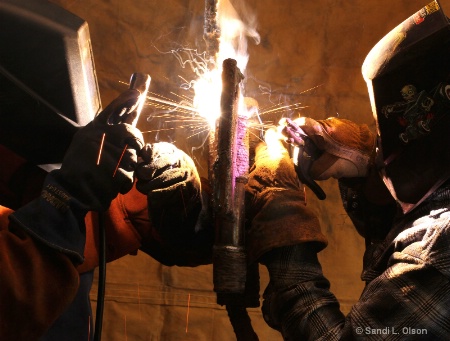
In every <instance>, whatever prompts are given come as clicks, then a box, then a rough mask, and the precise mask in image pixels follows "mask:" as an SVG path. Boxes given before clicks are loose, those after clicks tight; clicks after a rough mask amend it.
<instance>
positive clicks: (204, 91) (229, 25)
mask: <svg viewBox="0 0 450 341" xmlns="http://www.w3.org/2000/svg"><path fill="white" fill-rule="evenodd" d="M246 17H248V18H251V19H252V18H253V17H252V16H250V15H246ZM217 20H218V23H219V26H220V32H221V33H220V45H219V52H218V53H217V55H216V56H215V61H216V62H215V66H214V68H212V69H211V70H204V72H203V73H202V74H201V75H199V78H198V79H197V80H196V81H195V84H194V85H193V88H194V91H195V96H194V101H193V105H194V107H195V108H196V109H197V111H198V113H199V115H200V116H202V117H204V118H205V119H206V120H207V121H208V123H209V126H210V128H211V129H214V127H215V123H216V120H217V118H218V117H219V116H220V97H221V94H222V63H223V61H224V60H225V59H227V58H232V59H234V60H236V62H237V66H238V68H239V70H240V71H241V73H242V74H244V75H245V70H246V67H247V63H248V60H249V55H248V53H247V38H248V37H252V38H253V39H254V41H255V43H256V44H258V43H259V40H260V37H259V34H258V33H257V31H256V29H255V28H254V26H255V25H254V20H249V21H250V22H251V23H250V24H247V25H246V24H244V22H243V21H242V20H241V19H240V18H239V15H238V13H237V12H236V10H235V8H234V7H233V6H232V5H231V3H230V1H229V0H219V1H218V3H217ZM243 111H246V108H245V105H244V101H243V98H242V96H241V98H240V101H239V112H240V113H241V112H243Z"/></svg>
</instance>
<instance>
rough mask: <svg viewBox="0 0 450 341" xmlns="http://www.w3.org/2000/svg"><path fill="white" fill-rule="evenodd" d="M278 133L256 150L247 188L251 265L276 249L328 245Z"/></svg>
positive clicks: (319, 247)
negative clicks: (292, 246)
mask: <svg viewBox="0 0 450 341" xmlns="http://www.w3.org/2000/svg"><path fill="white" fill-rule="evenodd" d="M279 137H280V136H279V135H278V134H277V133H276V132H275V131H274V130H268V131H267V132H266V137H265V140H266V143H261V144H260V145H258V146H257V148H256V155H255V163H254V165H253V166H252V168H251V169H250V174H249V180H248V183H247V186H246V207H247V210H246V211H247V212H246V218H247V219H248V220H249V223H250V227H249V228H248V235H247V250H248V254H249V260H250V262H252V261H256V260H258V259H259V257H260V256H262V255H263V254H264V253H266V252H268V251H270V250H271V249H273V248H277V247H281V246H287V245H295V244H299V243H304V242H313V244H316V246H317V249H321V248H323V247H324V246H325V245H326V239H325V237H324V236H323V235H322V233H321V232H320V227H319V222H318V220H317V217H316V216H315V215H314V214H313V213H312V212H311V211H310V210H309V209H307V207H306V203H305V195H304V191H303V186H302V185H301V183H300V181H299V180H298V177H297V174H296V172H295V169H294V164H293V162H292V160H291V159H290V157H289V154H288V151H287V150H286V148H284V146H283V145H282V143H281V140H280V139H279Z"/></svg>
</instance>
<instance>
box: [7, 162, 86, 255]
mask: <svg viewBox="0 0 450 341" xmlns="http://www.w3.org/2000/svg"><path fill="white" fill-rule="evenodd" d="M54 172H58V171H54ZM54 172H52V173H50V174H49V175H47V177H46V178H45V182H44V186H43V189H42V192H41V195H40V197H39V198H37V199H35V200H34V201H32V202H30V203H29V204H27V205H25V206H24V207H21V208H20V209H18V210H17V211H16V212H14V213H13V214H11V215H10V219H12V220H13V221H14V222H15V223H17V224H18V225H19V226H20V227H21V228H23V229H24V230H25V231H26V232H27V233H28V234H29V235H30V236H32V237H33V238H34V239H37V240H39V241H40V242H42V243H44V244H45V245H47V246H48V247H50V248H52V249H55V250H58V251H60V252H62V253H65V254H66V255H68V256H69V257H70V258H71V259H72V260H73V262H74V263H82V262H83V260H84V257H83V254H84V245H85V239H86V233H85V231H86V229H85V223H84V217H85V215H86V213H87V211H88V209H87V208H86V206H84V205H83V204H82V203H80V202H79V201H78V200H76V199H75V198H74V197H72V196H71V195H70V194H69V192H67V191H66V189H65V188H64V187H63V186H61V184H60V183H59V182H58V181H56V180H55V177H54V174H53V173H54Z"/></svg>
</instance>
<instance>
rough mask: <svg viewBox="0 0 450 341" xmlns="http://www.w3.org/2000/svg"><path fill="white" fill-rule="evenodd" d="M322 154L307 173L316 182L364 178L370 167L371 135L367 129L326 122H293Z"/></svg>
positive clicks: (344, 122)
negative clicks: (332, 179)
mask: <svg viewBox="0 0 450 341" xmlns="http://www.w3.org/2000/svg"><path fill="white" fill-rule="evenodd" d="M294 122H295V123H296V124H297V125H298V126H299V127H300V128H301V129H302V130H303V131H304V132H305V133H306V134H307V135H308V137H309V138H311V139H312V141H313V142H314V144H315V145H316V146H317V147H318V149H319V150H320V151H321V152H322V154H321V155H320V157H319V158H318V159H317V160H315V161H314V162H313V164H312V166H311V169H310V175H311V176H312V177H313V178H314V179H316V180H326V179H329V178H331V177H333V178H335V179H340V178H353V177H365V176H366V175H367V172H368V169H369V167H370V166H371V165H372V164H373V160H374V155H375V135H374V134H373V133H372V132H371V131H370V130H369V128H368V126H367V125H358V124H356V123H353V122H351V121H349V120H345V119H339V118H334V117H331V118H328V119H326V120H318V121H316V120H314V119H312V118H308V117H300V118H298V119H296V120H295V121H294Z"/></svg>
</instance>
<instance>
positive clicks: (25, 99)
mask: <svg viewBox="0 0 450 341" xmlns="http://www.w3.org/2000/svg"><path fill="white" fill-rule="evenodd" d="M100 111H101V102H100V96H99V91H98V85H97V78H96V74H95V68H94V62H93V56H92V49H91V42H90V35H89V28H88V24H87V22H86V21H84V20H83V19H81V18H79V17H77V16H76V15H74V14H72V13H70V12H68V11H66V10H65V9H63V8H62V7H59V6H57V5H55V4H52V3H50V2H49V1H47V0H1V1H0V144H1V145H4V146H6V147H7V148H9V149H10V150H12V151H13V152H15V153H16V154H18V155H20V156H21V157H23V158H25V159H26V160H28V161H30V162H32V163H34V164H36V165H47V164H55V165H56V164H58V163H61V162H62V159H63V156H64V154H65V152H66V150H67V148H68V146H69V144H70V142H71V140H72V137H73V135H74V133H75V132H76V131H77V130H78V128H79V127H81V126H84V125H86V124H87V123H88V122H90V121H91V120H92V119H93V118H94V117H95V115H96V114H97V113H98V112H100ZM1 161H2V163H3V164H4V163H6V162H7V160H6V162H5V160H1Z"/></svg>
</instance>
